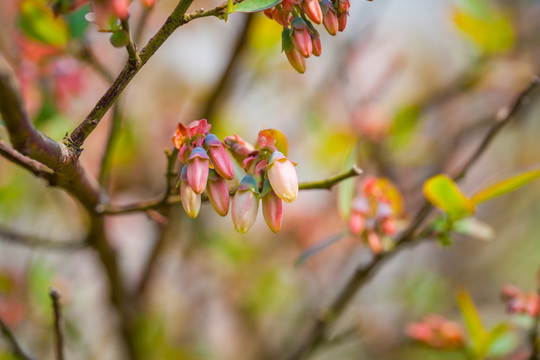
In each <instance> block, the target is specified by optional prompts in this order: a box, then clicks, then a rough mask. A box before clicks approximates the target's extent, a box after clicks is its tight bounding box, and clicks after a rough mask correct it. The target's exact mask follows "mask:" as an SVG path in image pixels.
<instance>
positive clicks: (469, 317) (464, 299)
mask: <svg viewBox="0 0 540 360" xmlns="http://www.w3.org/2000/svg"><path fill="white" fill-rule="evenodd" d="M457 302H458V306H459V309H460V310H461V315H462V316H463V320H465V327H466V328H467V332H468V333H469V337H470V339H471V345H472V350H473V351H474V353H475V354H476V356H477V358H478V359H483V358H484V357H485V354H486V350H487V347H486V345H487V341H488V340H489V334H488V333H487V332H486V330H485V329H484V325H483V324H482V320H481V319H480V316H479V315H478V311H477V310H476V306H475V305H474V303H473V301H472V299H471V297H470V296H469V293H468V292H467V291H465V290H463V289H461V290H459V291H458V294H457Z"/></svg>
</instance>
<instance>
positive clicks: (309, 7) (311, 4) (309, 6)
mask: <svg viewBox="0 0 540 360" xmlns="http://www.w3.org/2000/svg"><path fill="white" fill-rule="evenodd" d="M302 10H304V13H305V14H306V15H307V17H308V18H310V20H311V21H313V22H314V23H315V24H321V23H322V19H323V15H322V10H321V6H320V5H319V0H304V1H303V2H302Z"/></svg>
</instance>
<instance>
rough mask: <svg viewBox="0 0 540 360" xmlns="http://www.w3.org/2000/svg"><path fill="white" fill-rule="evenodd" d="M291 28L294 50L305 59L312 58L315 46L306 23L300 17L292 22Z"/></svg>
mask: <svg viewBox="0 0 540 360" xmlns="http://www.w3.org/2000/svg"><path fill="white" fill-rule="evenodd" d="M291 28H292V43H293V45H294V48H295V49H296V50H297V51H298V52H299V53H300V55H302V56H303V57H306V58H307V57H310V56H311V53H312V52H313V45H312V43H311V36H310V35H309V30H308V26H307V24H306V22H305V21H304V20H303V19H302V18H300V17H295V18H294V19H293V21H292V24H291Z"/></svg>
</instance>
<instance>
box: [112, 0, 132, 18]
mask: <svg viewBox="0 0 540 360" xmlns="http://www.w3.org/2000/svg"><path fill="white" fill-rule="evenodd" d="M129 3H130V0H112V6H113V10H114V13H115V14H116V16H118V17H119V18H120V19H122V20H125V19H127V18H128V16H129V13H128V7H129Z"/></svg>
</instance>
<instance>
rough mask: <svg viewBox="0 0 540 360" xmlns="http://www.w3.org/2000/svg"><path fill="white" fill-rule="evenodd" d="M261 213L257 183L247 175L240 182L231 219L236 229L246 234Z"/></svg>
mask: <svg viewBox="0 0 540 360" xmlns="http://www.w3.org/2000/svg"><path fill="white" fill-rule="evenodd" d="M258 211H259V198H258V196H257V183H256V181H255V178H253V176H251V175H246V176H244V178H243V179H242V181H241V182H240V185H239V186H238V190H237V191H236V194H234V197H233V200H232V205H231V217H232V221H233V224H234V229H235V230H236V231H237V232H239V233H241V234H245V233H246V232H247V231H248V230H249V229H250V228H251V227H252V226H253V224H254V223H255V220H256V219H257V212H258Z"/></svg>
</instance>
